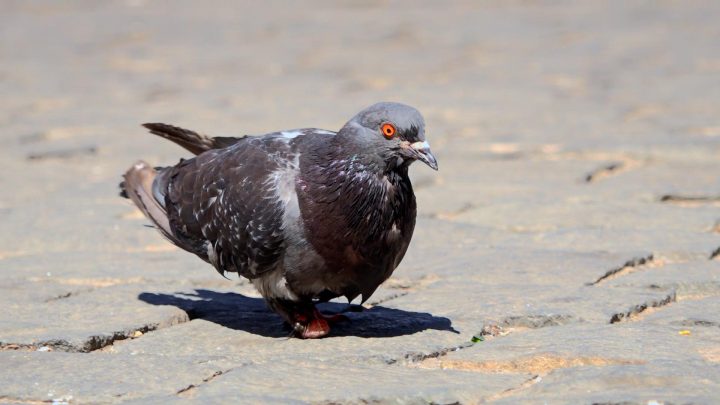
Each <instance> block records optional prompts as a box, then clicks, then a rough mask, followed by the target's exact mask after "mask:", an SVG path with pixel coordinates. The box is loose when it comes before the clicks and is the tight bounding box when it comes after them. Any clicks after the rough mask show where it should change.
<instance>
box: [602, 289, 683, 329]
mask: <svg viewBox="0 0 720 405" xmlns="http://www.w3.org/2000/svg"><path fill="white" fill-rule="evenodd" d="M673 302H677V293H676V292H675V291H673V292H672V293H670V294H668V295H667V296H665V297H663V298H661V299H659V300H651V301H646V302H644V303H642V304H639V305H633V306H632V307H630V309H628V310H627V311H625V312H618V313H615V314H613V316H612V317H611V318H610V323H611V324H612V323H618V322H626V321H632V320H634V319H637V317H638V316H640V314H642V313H644V312H646V311H648V310H650V309H653V308H660V307H664V306H667V305H670V304H672V303H673Z"/></svg>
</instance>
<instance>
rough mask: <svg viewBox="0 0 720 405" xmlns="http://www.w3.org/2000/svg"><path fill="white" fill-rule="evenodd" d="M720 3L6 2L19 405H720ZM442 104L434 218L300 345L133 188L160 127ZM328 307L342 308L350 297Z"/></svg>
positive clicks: (426, 197)
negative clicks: (128, 193) (341, 318)
mask: <svg viewBox="0 0 720 405" xmlns="http://www.w3.org/2000/svg"><path fill="white" fill-rule="evenodd" d="M719 20H720V2H714V1H693V2H671V1H654V2H640V1H631V2H625V1H616V2H600V1H598V2H571V1H567V2H538V1H514V2H504V1H484V2H481V1H468V2H436V1H412V2H411V1H408V2H395V1H370V2H360V1H340V2H335V1H311V2H302V3H301V2H279V1H269V2H246V3H240V2H227V3H220V2H202V3H201V2H191V1H173V2H161V1H158V2H149V1H148V2H146V1H142V0H129V1H114V2H95V1H77V2H34V1H32V2H27V1H18V2H13V1H8V2H4V3H3V6H2V11H0V139H1V140H2V144H3V148H1V149H0V162H2V166H3V170H2V171H0V190H1V191H0V276H1V277H0V305H1V306H2V308H3V310H2V311H0V365H2V367H1V369H0V381H2V384H0V402H2V403H21V404H22V403H33V404H34V403H42V402H56V403H119V402H131V403H132V402H138V403H155V402H157V403H168V402H171V401H190V402H193V401H194V402H199V403H237V402H243V403H292V402H298V403H308V402H312V403H383V404H384V403H388V404H390V403H392V404H416V403H418V404H419V403H422V404H425V403H438V404H439V403H456V402H460V403H463V404H473V403H484V402H496V403H639V404H649V403H653V402H652V401H657V403H698V404H702V403H708V404H710V403H716V402H718V401H720V349H719V348H720V264H719V263H718V260H720V257H717V258H716V256H720V235H719V234H718V233H719V232H720V225H719V224H720V222H718V220H720V211H719V209H718V208H719V207H720V181H719V177H718V174H719V173H720V160H718V156H719V152H720V41H718V38H720V25H718V23H717V22H718V21H719ZM381 100H393V101H400V102H405V103H408V104H411V105H413V106H415V107H417V108H418V109H419V110H420V111H422V112H423V114H424V115H425V119H426V121H427V125H428V128H427V130H428V139H429V140H430V142H431V143H432V145H433V150H434V152H435V154H436V156H437V157H438V160H439V163H440V171H439V172H437V173H436V172H433V171H431V170H430V169H428V168H427V167H424V166H421V165H416V167H413V168H412V170H411V171H412V177H413V181H414V185H415V188H416V195H417V199H418V206H419V218H418V224H417V228H416V233H415V237H414V240H413V244H412V245H411V248H410V251H409V253H408V256H407V258H406V259H405V260H404V261H403V263H402V264H401V266H400V267H399V268H398V270H397V271H396V273H395V275H394V277H393V278H392V279H391V280H390V281H389V282H387V283H386V284H385V285H383V286H382V287H381V288H380V289H379V290H378V291H377V293H376V294H375V295H374V296H373V297H372V298H371V299H370V300H369V302H368V303H367V305H366V306H367V308H368V309H366V310H365V311H363V312H358V313H350V314H349V316H350V318H351V319H352V321H351V322H350V323H349V324H346V325H342V326H340V327H338V328H337V329H335V330H334V331H333V334H332V336H330V337H328V338H326V339H322V340H316V341H302V340H299V339H288V338H287V336H288V333H289V332H288V330H287V329H284V328H283V326H282V323H281V321H280V318H279V317H277V316H276V315H274V314H273V313H272V312H270V311H269V310H268V309H267V308H266V307H265V305H264V303H263V302H262V300H260V299H259V298H258V297H259V296H258V294H257V293H256V292H255V291H254V290H253V289H252V287H251V286H249V285H248V283H247V282H244V281H242V280H238V279H234V278H233V279H231V280H226V279H223V278H221V277H220V276H218V274H217V273H216V272H215V271H214V270H212V269H211V268H210V267H209V266H208V265H206V264H204V263H203V262H201V261H200V260H198V259H197V258H194V257H191V256H190V255H188V254H186V253H184V252H180V251H178V250H177V249H175V248H173V247H172V246H170V245H169V244H168V243H166V242H165V241H164V240H163V239H162V238H161V237H160V236H159V235H158V234H157V233H156V232H155V231H153V230H152V229H149V228H147V227H145V226H144V225H146V224H147V221H146V220H144V219H143V218H142V217H141V215H140V214H139V213H138V211H137V210H135V209H134V208H133V207H132V205H131V204H130V203H129V202H128V201H126V200H123V199H121V198H119V197H118V196H117V183H118V182H119V180H120V175H121V173H122V172H124V171H125V169H126V168H127V167H129V166H130V165H131V164H132V163H133V162H134V161H135V160H137V159H139V158H142V159H145V160H147V161H149V162H151V163H153V164H158V165H163V164H173V163H175V162H177V160H178V159H179V158H180V157H188V153H186V152H185V151H183V150H181V149H180V148H178V147H177V146H175V145H172V144H170V143H168V142H166V141H163V140H161V139H159V138H156V137H153V136H151V135H149V134H147V133H145V131H144V130H143V129H142V128H140V127H139V124H140V123H142V122H148V121H155V122H157V121H159V122H168V123H173V124H177V125H181V126H184V127H187V128H191V129H195V130H198V131H201V132H205V133H209V134H216V135H241V134H257V133H264V132H269V131H272V130H280V129H288V128H298V127H320V128H327V129H338V128H339V127H340V126H341V125H342V124H343V123H344V122H345V121H346V120H347V119H349V118H350V117H352V116H353V115H354V114H355V113H356V112H357V111H359V110H360V109H362V108H364V107H365V106H367V105H369V104H372V103H374V102H376V101H381ZM342 308H344V304H331V305H330V306H329V309H342Z"/></svg>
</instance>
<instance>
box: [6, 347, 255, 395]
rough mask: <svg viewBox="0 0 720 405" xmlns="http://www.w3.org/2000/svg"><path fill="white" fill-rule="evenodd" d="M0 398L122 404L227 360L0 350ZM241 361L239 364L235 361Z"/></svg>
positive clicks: (169, 390)
mask: <svg viewBox="0 0 720 405" xmlns="http://www.w3.org/2000/svg"><path fill="white" fill-rule="evenodd" d="M0 362H1V363H2V364H3V367H5V368H7V369H11V370H13V372H12V373H5V374H4V376H3V387H2V388H0V401H1V402H12V401H15V402H19V403H27V402H31V403H32V402H33V401H35V402H53V401H55V402H67V403H120V402H124V401H127V400H132V399H137V398H143V397H146V396H151V395H157V394H159V393H165V394H167V395H174V394H175V393H177V392H178V391H180V390H182V389H184V388H186V387H188V386H190V385H193V384H199V383H201V382H202V380H203V378H204V377H206V376H209V375H212V374H213V373H215V372H216V371H217V370H219V369H223V367H227V365H226V364H223V363H222V362H218V361H214V360H206V359H199V358H184V357H181V356H175V357H166V356H162V357H160V356H152V355H138V356H133V355H121V354H105V353H90V354H73V353H58V352H50V353H38V352H18V351H10V352H8V351H5V352H0ZM237 366H241V365H239V364H238V365H237Z"/></svg>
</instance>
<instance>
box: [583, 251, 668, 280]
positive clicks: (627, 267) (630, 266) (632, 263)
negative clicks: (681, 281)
mask: <svg viewBox="0 0 720 405" xmlns="http://www.w3.org/2000/svg"><path fill="white" fill-rule="evenodd" d="M654 261H655V257H654V256H653V254H652V253H651V254H649V255H647V256H641V257H633V258H632V259H630V260H628V261H627V262H625V264H623V265H622V266H619V267H616V268H614V269H610V270H608V271H606V272H605V274H603V275H602V276H600V277H599V278H598V279H597V280H595V281H592V282H589V283H586V284H585V285H588V286H593V285H598V284H600V283H602V282H603V281H607V280H610V279H613V278H616V277H620V276H624V275H626V274H630V273H632V272H633V271H635V269H637V268H638V267H641V266H647V265H650V263H653V262H654ZM655 264H660V265H662V263H661V262H659V261H657V262H656V263H655Z"/></svg>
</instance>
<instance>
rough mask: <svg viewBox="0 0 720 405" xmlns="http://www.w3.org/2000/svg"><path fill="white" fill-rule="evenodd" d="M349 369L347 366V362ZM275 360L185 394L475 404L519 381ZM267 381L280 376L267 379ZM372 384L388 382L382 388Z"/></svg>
mask: <svg viewBox="0 0 720 405" xmlns="http://www.w3.org/2000/svg"><path fill="white" fill-rule="evenodd" d="M349 364H350V363H349ZM351 364H352V366H351V367H349V366H348V364H342V363H338V362H337V361H334V360H333V361H323V360H314V361H312V362H307V361H304V362H299V361H293V360H292V359H290V360H278V361H274V362H271V363H266V364H262V365H248V366H244V367H242V368H241V369H239V370H230V371H229V372H226V373H224V374H223V375H221V376H219V377H217V378H215V379H213V381H212V383H209V384H202V385H199V386H197V387H196V388H195V389H194V390H192V391H191V392H188V393H187V396H186V397H185V399H188V400H192V401H195V402H198V403H214V402H223V401H225V400H227V398H230V397H231V398H239V399H241V400H244V399H246V398H247V400H251V399H256V400H260V401H261V402H265V398H267V399H268V400H269V401H270V402H278V401H280V402H282V401H284V400H296V401H301V402H304V403H308V402H313V403H324V404H330V403H368V402H371V403H443V404H446V403H455V402H459V403H474V402H477V400H478V398H482V397H485V396H490V395H493V394H495V393H497V392H502V391H504V390H506V389H509V388H511V387H513V386H515V385H518V384H520V383H521V382H522V381H523V380H524V376H517V375H502V374H483V375H482V376H478V375H477V374H476V373H468V372H462V371H459V372H458V371H453V370H450V371H439V370H422V369H412V368H407V367H402V366H398V365H373V364H363V363H351ZM268 376H282V378H272V379H269V378H268ZM374 381H378V382H387V383H383V384H376V383H371V382H374Z"/></svg>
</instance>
